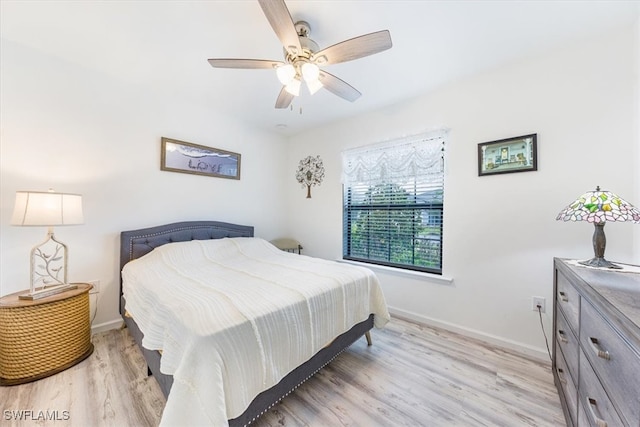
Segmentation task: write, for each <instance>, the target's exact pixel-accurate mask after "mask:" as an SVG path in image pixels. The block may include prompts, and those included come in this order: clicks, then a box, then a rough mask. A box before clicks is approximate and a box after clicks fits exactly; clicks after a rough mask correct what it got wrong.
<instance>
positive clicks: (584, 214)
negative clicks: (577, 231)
mask: <svg viewBox="0 0 640 427" xmlns="http://www.w3.org/2000/svg"><path fill="white" fill-rule="evenodd" d="M556 220H563V221H587V222H591V223H593V225H594V226H595V231H594V233H593V251H594V254H595V256H594V258H592V259H590V260H588V261H580V264H583V265H588V266H591V267H605V268H621V267H620V266H618V265H616V264H613V263H611V262H609V261H607V260H606V259H604V249H605V246H606V244H607V240H606V238H605V235H604V224H605V223H606V222H613V221H616V222H624V221H631V222H635V223H638V222H640V210H638V209H637V208H635V207H634V206H633V205H632V204H631V203H629V202H627V201H626V200H624V199H623V198H621V197H619V196H617V195H615V194H614V193H611V192H610V191H602V190H600V187H596V191H589V192H587V193H584V194H583V195H582V196H580V197H578V199H577V200H575V201H574V202H573V203H571V204H570V205H569V206H567V207H566V208H564V209H563V210H562V212H560V213H559V214H558V216H557V217H556Z"/></svg>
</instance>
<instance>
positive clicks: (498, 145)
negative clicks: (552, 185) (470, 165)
mask: <svg viewBox="0 0 640 427" xmlns="http://www.w3.org/2000/svg"><path fill="white" fill-rule="evenodd" d="M537 153H538V134H536V133H532V134H529V135H522V136H515V137H513V138H505V139H499V140H497V141H489V142H482V143H480V144H478V176H485V175H496V174H503V173H514V172H529V171H536V170H538V154H537Z"/></svg>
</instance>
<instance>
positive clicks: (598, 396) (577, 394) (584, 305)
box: [553, 258, 640, 427]
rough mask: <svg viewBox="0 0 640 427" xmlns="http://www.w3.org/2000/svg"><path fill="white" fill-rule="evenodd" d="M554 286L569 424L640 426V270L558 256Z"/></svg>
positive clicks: (556, 352) (556, 360) (557, 361)
mask: <svg viewBox="0 0 640 427" xmlns="http://www.w3.org/2000/svg"><path fill="white" fill-rule="evenodd" d="M636 271H640V270H636ZM553 288H554V312H553V330H554V340H553V376H554V380H555V384H556V387H557V388H558V393H559V395H560V401H561V403H562V407H563V409H564V414H565V418H566V421H567V425H569V426H598V427H605V426H608V427H614V426H634V427H638V426H640V273H631V272H618V271H614V270H600V269H594V268H588V267H583V266H579V265H578V264H577V263H576V262H575V261H569V260H563V259H559V258H556V259H554V286H553Z"/></svg>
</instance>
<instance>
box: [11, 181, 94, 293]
mask: <svg viewBox="0 0 640 427" xmlns="http://www.w3.org/2000/svg"><path fill="white" fill-rule="evenodd" d="M82 223H83V215H82V196H81V195H79V194H66V193H56V192H54V191H53V190H49V191H48V192H40V191H17V192H16V202H15V206H14V210H13V216H12V218H11V225H18V226H36V227H37V226H40V227H42V226H46V227H48V228H49V231H48V233H47V238H46V240H45V241H44V242H42V243H40V244H39V245H36V246H34V247H33V249H31V266H30V288H29V293H28V294H25V295H20V296H19V298H20V299H28V300H33V299H39V298H44V297H47V296H50V295H54V294H57V293H60V292H64V291H67V290H69V289H73V288H76V287H77V286H76V285H70V284H69V283H68V281H67V245H65V244H64V243H62V242H61V241H59V240H57V239H56V238H55V236H54V235H53V227H54V226H57V225H75V224H82ZM38 286H40V289H37V287H38Z"/></svg>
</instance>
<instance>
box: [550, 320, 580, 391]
mask: <svg viewBox="0 0 640 427" xmlns="http://www.w3.org/2000/svg"><path fill="white" fill-rule="evenodd" d="M555 334H556V344H557V345H556V347H560V349H561V350H562V354H563V355H564V360H565V361H566V363H567V368H568V369H569V373H570V374H571V377H572V378H575V379H576V381H577V380H578V338H576V336H575V335H574V333H573V331H572V330H571V329H570V328H569V324H568V323H567V320H566V319H565V318H564V315H563V314H562V312H561V311H558V313H557V316H556V331H555Z"/></svg>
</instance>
